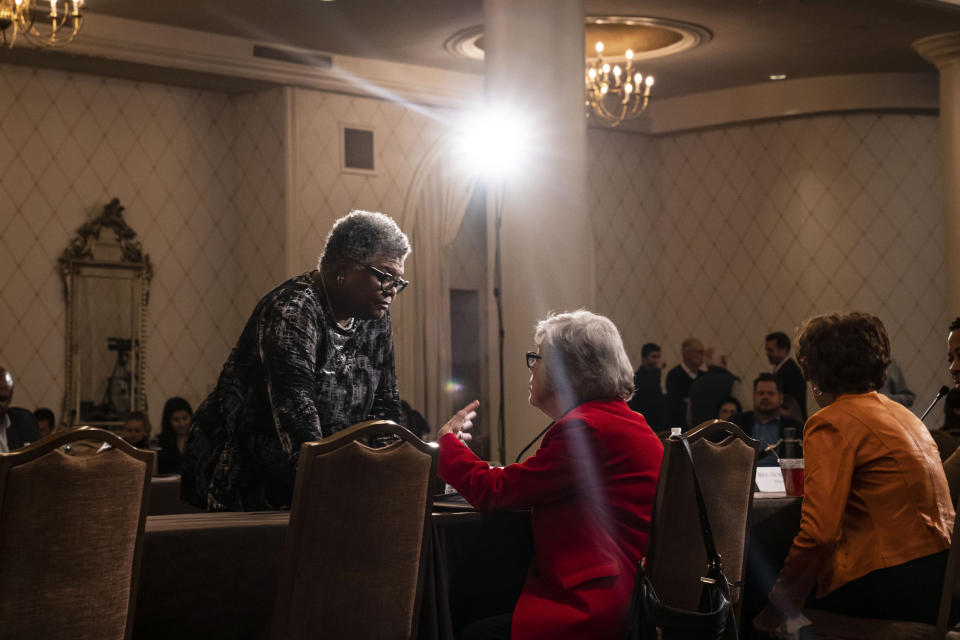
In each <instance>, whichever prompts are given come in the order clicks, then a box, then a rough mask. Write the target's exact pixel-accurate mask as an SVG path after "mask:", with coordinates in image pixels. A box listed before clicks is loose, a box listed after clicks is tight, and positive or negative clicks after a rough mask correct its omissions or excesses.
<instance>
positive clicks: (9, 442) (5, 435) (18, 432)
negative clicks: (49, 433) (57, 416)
mask: <svg viewBox="0 0 960 640" xmlns="http://www.w3.org/2000/svg"><path fill="white" fill-rule="evenodd" d="M12 401H13V374H12V373H10V372H9V371H7V370H6V369H4V368H3V367H0V453H8V452H10V451H15V450H17V449H19V448H20V447H22V446H24V445H27V444H30V443H31V442H36V441H37V440H39V439H40V427H38V426H37V419H36V418H34V417H33V414H32V413H30V412H29V411H27V410H26V409H21V408H19V407H11V406H10V403H11V402H12Z"/></svg>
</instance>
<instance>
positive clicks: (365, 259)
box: [317, 209, 410, 269]
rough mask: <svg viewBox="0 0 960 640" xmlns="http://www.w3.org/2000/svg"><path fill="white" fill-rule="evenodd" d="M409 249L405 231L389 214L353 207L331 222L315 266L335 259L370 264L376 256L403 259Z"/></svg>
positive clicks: (327, 264) (324, 265) (323, 264)
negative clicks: (331, 226)
mask: <svg viewBox="0 0 960 640" xmlns="http://www.w3.org/2000/svg"><path fill="white" fill-rule="evenodd" d="M409 253H410V241H409V240H407V234H405V233H404V232H403V231H401V230H400V227H399V226H397V223H396V222H394V221H393V218H391V217H390V216H387V215H384V214H382V213H374V212H371V211H361V210H360V209H355V210H354V211H351V212H350V213H348V214H347V215H345V216H343V217H342V218H340V219H339V220H337V221H336V222H334V223H333V228H331V229H330V233H329V234H327V241H326V243H325V244H324V247H323V253H322V254H320V259H319V260H318V261H317V268H319V269H323V268H324V267H327V266H329V265H330V264H332V263H333V262H336V261H337V260H343V259H347V260H352V261H353V262H358V263H360V264H370V262H371V261H372V260H373V259H374V258H377V257H381V256H382V257H386V258H396V259H398V260H404V259H405V258H406V257H407V254H409Z"/></svg>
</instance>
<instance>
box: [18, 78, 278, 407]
mask: <svg viewBox="0 0 960 640" xmlns="http://www.w3.org/2000/svg"><path fill="white" fill-rule="evenodd" d="M280 98H281V93H280V92H279V91H269V92H265V93H262V94H257V95H255V96H241V97H235V98H232V97H229V96H227V95H225V94H220V93H214V92H206V91H195V90H188V89H180V88H175V87H170V86H165V85H159V84H151V83H137V82H130V81H125V80H116V79H111V78H103V77H97V76H89V75H81V74H68V73H64V72H60V71H50V70H44V69H33V68H29V67H22V66H15V65H3V66H2V67H0V120H2V122H3V126H2V127H0V201H2V202H3V203H4V204H3V206H2V208H0V364H2V365H4V366H7V367H9V368H11V369H12V370H13V371H14V373H15V374H16V376H17V385H16V390H15V397H14V404H16V405H20V406H24V407H27V408H30V409H33V408H36V407H37V406H48V407H51V408H53V409H54V411H55V413H57V415H58V417H59V414H60V412H61V402H62V397H63V390H64V378H63V358H64V353H63V352H64V335H63V331H64V303H63V294H62V289H61V283H60V279H59V276H58V275H57V272H56V260H57V258H58V257H59V255H60V252H61V251H62V250H63V249H64V248H65V247H66V246H67V243H68V241H69V240H70V238H71V237H72V236H73V234H74V233H75V231H76V229H77V228H78V227H79V226H80V225H81V224H82V223H83V222H84V221H85V220H87V219H88V218H89V217H90V216H93V215H96V214H98V213H99V212H100V211H101V210H102V208H103V205H104V204H106V203H107V202H108V201H109V200H110V199H111V198H113V197H117V198H119V199H120V202H121V203H122V204H123V205H124V206H125V207H126V211H125V212H124V216H125V218H126V220H127V222H128V223H129V224H130V225H131V226H132V227H133V229H134V230H135V231H136V232H137V234H138V236H139V239H140V240H141V242H142V243H143V247H144V250H145V251H146V252H147V253H148V254H149V255H150V258H151V260H152V262H153V266H154V279H153V283H152V286H151V296H150V305H149V310H148V335H149V340H148V371H147V380H146V384H147V387H148V396H149V408H150V415H151V417H152V419H153V421H154V422H155V423H158V422H159V419H160V411H161V409H162V406H163V402H164V400H165V399H166V398H167V397H168V396H171V395H183V396H184V397H186V398H187V400H189V401H190V402H191V403H193V404H194V405H196V403H197V402H199V401H200V400H201V399H202V396H203V395H204V394H205V392H206V390H207V389H208V388H210V387H211V386H212V384H213V383H214V382H215V380H216V375H217V373H218V372H219V370H220V367H221V365H222V364H223V361H224V360H225V358H226V356H227V354H228V353H229V350H230V348H231V347H232V345H233V343H234V341H235V340H236V338H237V335H238V334H239V331H240V328H241V326H242V323H243V322H244V320H245V319H246V316H247V314H249V310H250V307H251V305H252V303H251V300H255V299H256V298H257V297H259V296H260V295H262V291H264V290H265V288H268V287H269V286H270V283H273V282H277V281H279V280H280V279H281V278H282V275H283V269H282V268H283V261H282V253H283V237H284V236H283V217H282V216H283V189H282V186H283V178H282V176H283V156H282V153H281V152H282V145H281V142H282V139H283V138H282V135H283V127H282V124H281V123H278V117H279V118H281V119H282V117H283V111H282V109H281V108H280V107H281V106H282V101H281V100H280ZM281 122H282V120H281Z"/></svg>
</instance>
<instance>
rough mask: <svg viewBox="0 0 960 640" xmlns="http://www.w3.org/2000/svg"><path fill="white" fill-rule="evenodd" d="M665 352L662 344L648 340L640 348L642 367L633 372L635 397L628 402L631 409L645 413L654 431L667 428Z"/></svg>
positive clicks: (644, 415)
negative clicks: (662, 384)
mask: <svg viewBox="0 0 960 640" xmlns="http://www.w3.org/2000/svg"><path fill="white" fill-rule="evenodd" d="M663 364H664V363H663V353H662V351H661V350H660V345H658V344H654V343H653V342H648V343H646V344H645V345H643V348H641V349H640V368H639V369H637V371H636V373H634V374H633V387H634V392H633V397H632V398H630V400H629V401H628V402H627V404H628V405H629V406H630V408H631V409H633V410H634V411H636V412H637V413H639V414H641V415H643V417H644V418H646V419H647V424H649V425H650V427H651V428H652V429H653V430H654V431H660V430H661V429H666V425H665V424H664V419H663V392H662V391H661V390H660V374H661V372H662V371H663Z"/></svg>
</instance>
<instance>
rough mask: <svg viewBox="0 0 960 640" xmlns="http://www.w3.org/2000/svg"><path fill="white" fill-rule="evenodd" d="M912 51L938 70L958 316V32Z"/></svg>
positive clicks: (951, 281)
mask: <svg viewBox="0 0 960 640" xmlns="http://www.w3.org/2000/svg"><path fill="white" fill-rule="evenodd" d="M913 48H914V49H915V50H916V51H917V53H919V54H920V55H921V56H923V57H924V58H925V59H926V60H928V61H929V62H932V63H933V64H935V65H936V66H937V69H938V70H939V71H940V185H941V186H940V192H941V194H942V198H943V227H944V231H945V233H946V238H945V239H946V253H945V256H946V262H947V313H948V315H949V317H950V318H954V317H957V316H960V189H957V187H956V184H955V183H954V182H953V180H954V179H955V178H956V176H958V175H960V31H954V32H951V33H943V34H939V35H935V36H930V37H927V38H922V39H920V40H917V41H916V42H914V43H913Z"/></svg>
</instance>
